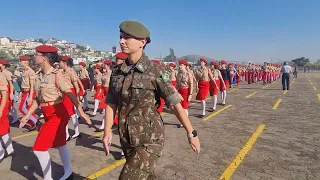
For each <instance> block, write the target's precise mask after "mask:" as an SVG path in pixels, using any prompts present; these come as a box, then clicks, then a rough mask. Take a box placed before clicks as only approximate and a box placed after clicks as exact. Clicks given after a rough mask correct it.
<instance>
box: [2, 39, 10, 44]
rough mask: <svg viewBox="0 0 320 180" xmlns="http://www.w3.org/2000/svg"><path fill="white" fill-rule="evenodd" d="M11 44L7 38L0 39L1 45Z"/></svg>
mask: <svg viewBox="0 0 320 180" xmlns="http://www.w3.org/2000/svg"><path fill="white" fill-rule="evenodd" d="M9 43H10V40H9V39H8V38H6V37H1V38H0V45H7V44H9Z"/></svg>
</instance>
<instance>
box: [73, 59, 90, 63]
mask: <svg viewBox="0 0 320 180" xmlns="http://www.w3.org/2000/svg"><path fill="white" fill-rule="evenodd" d="M86 61H87V58H74V59H73V64H79V62H84V63H86Z"/></svg>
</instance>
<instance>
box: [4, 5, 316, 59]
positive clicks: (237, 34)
mask: <svg viewBox="0 0 320 180" xmlns="http://www.w3.org/2000/svg"><path fill="white" fill-rule="evenodd" d="M151 2H152V3H151ZM49 3H51V4H49ZM1 7H2V8H1V15H0V25H1V28H0V36H9V37H12V38H14V39H19V38H20V39H21V38H28V37H33V38H40V37H42V38H45V39H47V38H49V37H55V38H58V39H65V40H68V41H69V42H75V43H78V44H89V45H91V46H92V47H94V48H97V49H100V50H111V47H112V46H113V45H118V41H119V28H118V26H119V24H120V23H121V22H122V21H123V20H137V21H140V22H142V23H143V24H145V25H146V26H147V27H148V28H149V30H150V31H151V39H152V42H151V44H150V45H148V46H147V49H146V54H147V55H148V56H149V57H150V58H158V57H160V53H161V55H162V57H164V56H165V55H168V53H169V47H172V48H173V49H174V51H175V54H176V56H178V57H180V56H183V55H188V54H198V55H204V56H208V57H211V58H214V59H226V60H230V61H248V62H250V61H252V62H263V61H270V60H271V58H272V59H273V61H277V60H292V59H294V58H297V57H301V56H305V57H309V58H310V59H311V60H314V61H315V60H317V59H320V53H319V50H320V23H319V19H320V1H319V0H306V1H301V0H241V1H240V0H233V1H231V0H219V1H217V0H198V1H195V0H160V1H150V0H149V1H147V0H139V1H138V0H137V1H132V0H123V1H107V0H94V1H89V0H78V1H77V0H57V1H43V0H42V1H40V0H30V1H25V0H16V1H3V2H1Z"/></svg>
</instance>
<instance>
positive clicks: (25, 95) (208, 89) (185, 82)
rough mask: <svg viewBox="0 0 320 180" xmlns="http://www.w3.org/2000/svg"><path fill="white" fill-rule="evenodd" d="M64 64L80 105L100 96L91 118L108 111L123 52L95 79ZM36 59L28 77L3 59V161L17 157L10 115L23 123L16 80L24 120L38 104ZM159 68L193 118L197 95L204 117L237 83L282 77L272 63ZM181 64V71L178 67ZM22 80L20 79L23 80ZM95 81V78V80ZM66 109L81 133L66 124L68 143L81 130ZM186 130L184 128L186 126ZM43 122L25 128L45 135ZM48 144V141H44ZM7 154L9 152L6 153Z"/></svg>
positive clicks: (34, 120)
mask: <svg viewBox="0 0 320 180" xmlns="http://www.w3.org/2000/svg"><path fill="white" fill-rule="evenodd" d="M60 58H61V61H60V62H56V63H55V64H54V65H53V67H54V68H56V69H57V71H59V72H61V73H62V74H63V76H64V79H65V85H66V86H67V87H65V88H66V89H69V90H70V91H71V92H72V94H74V95H75V96H76V97H77V100H78V101H79V102H81V103H82V107H83V109H84V110H85V111H87V110H89V109H88V97H87V90H90V89H91V91H92V92H93V93H94V96H93V98H94V109H93V112H92V114H91V116H96V114H97V111H98V109H101V114H102V113H104V109H105V106H106V104H105V98H106V97H107V94H108V89H109V88H108V87H109V82H110V76H111V73H112V69H113V68H114V67H116V66H118V65H119V64H122V63H123V62H124V60H125V59H126V58H127V55H126V54H124V53H118V54H117V55H116V59H117V60H116V61H115V62H114V61H112V60H104V61H100V62H99V63H96V64H95V65H93V66H91V67H92V68H93V69H94V74H93V78H92V75H90V73H89V72H88V70H87V69H86V66H87V65H86V64H85V63H84V62H80V63H79V66H80V71H79V72H78V73H76V72H75V71H74V70H73V68H72V67H73V60H72V58H71V57H68V56H62V57H60ZM29 61H30V57H29V56H21V57H20V65H21V66H22V67H23V72H22V73H21V74H19V72H16V71H15V72H14V74H12V73H11V72H10V71H8V70H6V67H8V66H9V65H8V62H7V61H5V60H0V71H1V73H0V93H1V98H0V103H1V104H0V116H1V119H0V136H1V139H2V141H3V142H4V145H5V147H2V145H1V143H0V161H2V160H3V159H4V158H5V157H8V156H12V155H13V154H14V150H13V146H12V143H11V142H12V141H11V137H10V134H9V132H10V128H9V116H8V115H9V113H11V115H12V117H13V120H12V121H11V123H15V122H17V121H18V116H17V111H16V109H15V107H14V106H13V91H14V86H13V83H12V79H13V78H21V79H22V83H21V95H20V104H19V111H20V113H21V114H22V115H24V116H25V115H26V114H27V112H28V110H29V109H30V107H31V105H32V101H33V99H34V97H35V95H36V91H37V89H35V85H36V79H37V78H41V77H39V76H41V73H39V72H41V70H40V68H39V66H38V67H35V68H31V67H30V66H29ZM153 62H154V63H157V64H161V65H163V66H165V67H166V68H167V70H168V75H169V81H170V83H172V85H173V86H174V87H175V88H176V90H177V91H178V92H179V95H180V99H181V105H182V107H183V108H184V110H185V112H186V114H187V115H188V114H189V112H188V106H189V105H190V101H191V99H192V97H193V95H195V94H196V100H199V101H200V103H201V107H202V110H201V112H200V113H199V118H202V117H204V116H205V115H206V99H207V95H208V94H209V95H210V96H211V97H212V102H213V104H212V107H211V108H210V109H209V110H208V111H209V112H213V111H215V110H216V106H217V101H218V98H217V96H218V93H219V91H220V94H221V105H225V104H226V97H227V90H228V88H231V86H232V84H235V85H240V83H242V82H247V83H248V84H252V83H257V82H260V81H262V82H263V84H266V83H270V82H272V81H274V80H276V79H278V78H279V77H280V66H279V65H274V64H270V63H264V65H256V64H252V63H249V65H244V66H243V65H239V64H232V63H229V64H228V63H227V62H226V61H224V60H222V61H220V62H214V61H213V62H211V63H210V64H207V61H206V59H204V58H201V59H200V67H199V68H197V69H193V70H191V64H189V63H188V62H187V61H185V60H179V61H178V63H177V64H175V63H169V64H168V65H164V64H163V63H160V61H158V60H153ZM176 65H178V68H176ZM19 76H20V77H19ZM90 76H91V77H90ZM62 102H63V105H64V107H65V109H66V112H67V114H68V117H69V118H70V119H71V121H72V123H73V126H74V130H75V134H73V135H72V136H70V135H69V131H68V125H66V127H65V129H66V131H65V132H66V136H63V137H64V138H65V140H67V141H68V140H71V139H75V138H79V137H80V129H79V122H78V118H79V111H78V110H77V108H76V107H75V106H74V105H73V104H74V103H73V102H72V101H71V99H70V98H69V97H68V96H66V95H64V96H63V98H62ZM159 104H160V105H159V108H158V112H159V113H161V112H162V110H163V107H164V100H163V99H160V103H159ZM114 123H115V124H117V123H118V122H117V116H115V119H114ZM180 126H182V125H180ZM40 127H41V122H40V121H39V120H38V117H37V116H36V115H35V114H34V113H32V114H30V118H29V119H28V121H27V123H26V124H25V126H24V128H26V129H27V130H28V131H33V130H36V129H37V130H40ZM103 129H104V120H103V121H102V123H101V126H100V128H98V130H103ZM40 143H42V142H40ZM4 149H5V151H4Z"/></svg>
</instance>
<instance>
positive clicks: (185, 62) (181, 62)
mask: <svg viewBox="0 0 320 180" xmlns="http://www.w3.org/2000/svg"><path fill="white" fill-rule="evenodd" d="M179 64H184V65H186V66H189V64H188V62H187V61H186V60H180V61H179Z"/></svg>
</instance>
